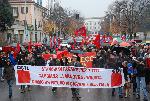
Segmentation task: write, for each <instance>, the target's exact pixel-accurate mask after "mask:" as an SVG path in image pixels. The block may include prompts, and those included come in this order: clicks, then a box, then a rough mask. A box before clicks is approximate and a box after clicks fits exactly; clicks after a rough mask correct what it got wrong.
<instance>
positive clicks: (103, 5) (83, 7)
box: [43, 0, 115, 17]
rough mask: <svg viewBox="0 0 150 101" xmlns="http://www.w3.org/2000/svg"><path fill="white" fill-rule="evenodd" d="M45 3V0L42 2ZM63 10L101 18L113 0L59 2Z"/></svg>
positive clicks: (65, 0)
mask: <svg viewBox="0 0 150 101" xmlns="http://www.w3.org/2000/svg"><path fill="white" fill-rule="evenodd" d="M43 1H45V0H43ZM59 1H61V5H62V6H63V7H65V8H71V9H76V10H78V11H79V12H81V14H82V16H84V17H103V16H104V15H105V11H107V9H108V6H109V5H110V4H111V3H112V2H113V1H115V0H59Z"/></svg>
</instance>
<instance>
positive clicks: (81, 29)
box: [78, 26, 86, 37]
mask: <svg viewBox="0 0 150 101" xmlns="http://www.w3.org/2000/svg"><path fill="white" fill-rule="evenodd" d="M78 33H79V35H81V36H83V37H86V27H85V26H83V27H82V28H80V29H79V32H78Z"/></svg>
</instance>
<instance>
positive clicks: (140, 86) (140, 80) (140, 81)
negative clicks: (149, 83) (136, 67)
mask: <svg viewBox="0 0 150 101" xmlns="http://www.w3.org/2000/svg"><path fill="white" fill-rule="evenodd" d="M136 83H137V89H136V93H137V94H138V95H140V91H142V92H143V94H144V98H145V99H147V89H146V82H145V77H136Z"/></svg>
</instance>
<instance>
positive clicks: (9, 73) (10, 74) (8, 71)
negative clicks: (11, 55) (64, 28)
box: [3, 65, 15, 80]
mask: <svg viewBox="0 0 150 101" xmlns="http://www.w3.org/2000/svg"><path fill="white" fill-rule="evenodd" d="M3 74H4V75H3V77H4V79H6V80H13V79H14V78H15V72H14V69H13V67H12V66H11V65H9V66H8V65H7V66H5V67H4V71H3Z"/></svg>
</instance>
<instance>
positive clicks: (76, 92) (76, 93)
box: [70, 55, 82, 100]
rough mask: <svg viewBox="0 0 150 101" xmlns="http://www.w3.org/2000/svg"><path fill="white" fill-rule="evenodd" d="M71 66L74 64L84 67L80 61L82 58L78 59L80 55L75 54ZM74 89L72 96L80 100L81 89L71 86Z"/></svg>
mask: <svg viewBox="0 0 150 101" xmlns="http://www.w3.org/2000/svg"><path fill="white" fill-rule="evenodd" d="M70 66H74V67H82V65H81V63H80V59H78V56H76V55H73V57H72V62H71V63H70ZM71 91H72V96H73V97H72V98H77V100H79V98H81V97H80V96H79V89H77V88H71Z"/></svg>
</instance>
